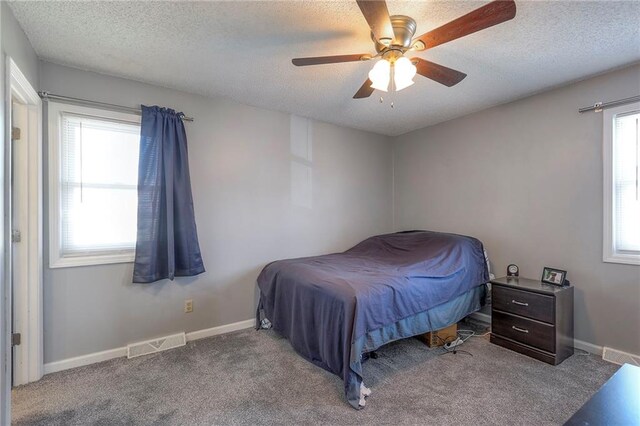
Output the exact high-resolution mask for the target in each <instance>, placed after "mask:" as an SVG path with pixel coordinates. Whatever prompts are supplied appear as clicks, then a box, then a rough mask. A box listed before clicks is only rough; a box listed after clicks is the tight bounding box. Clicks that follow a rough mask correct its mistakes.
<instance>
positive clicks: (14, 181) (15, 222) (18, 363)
mask: <svg viewBox="0 0 640 426" xmlns="http://www.w3.org/2000/svg"><path fill="white" fill-rule="evenodd" d="M28 120H29V118H28V110H27V106H26V105H23V104H20V103H18V102H15V101H13V102H12V103H11V121H12V123H11V126H12V138H11V139H12V140H11V157H12V158H11V163H12V164H11V171H10V173H11V217H10V220H9V222H10V223H11V227H10V228H9V229H10V232H11V263H12V268H11V296H12V297H11V304H12V313H13V315H12V321H11V332H12V334H13V336H15V337H14V338H13V339H12V340H13V341H12V345H13V347H12V356H11V358H12V375H11V377H12V384H13V385H20V384H23V383H27V381H28V380H26V378H27V376H28V371H27V370H26V368H27V366H26V365H25V364H26V362H25V357H24V353H23V348H24V345H22V344H21V340H22V337H23V335H24V328H25V327H24V325H25V324H26V314H27V313H28V311H29V307H28V306H24V301H25V298H24V297H21V294H22V292H23V291H24V289H25V288H26V279H27V277H28V271H27V268H26V262H25V260H26V259H27V256H28V252H27V251H26V249H27V245H26V244H24V243H23V241H22V230H23V229H24V225H25V224H26V223H27V222H26V221H27V213H28V210H29V203H28V201H29V199H28V197H25V196H24V195H25V194H26V193H27V191H28V176H27V172H28V162H27V156H28V140H29V138H28V136H29V135H28V132H29V121H28ZM17 336H20V337H19V338H18V337H17ZM18 340H19V341H20V342H18Z"/></svg>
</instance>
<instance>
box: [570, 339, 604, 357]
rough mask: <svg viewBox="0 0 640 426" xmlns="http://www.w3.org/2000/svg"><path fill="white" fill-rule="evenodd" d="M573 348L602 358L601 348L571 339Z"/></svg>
mask: <svg viewBox="0 0 640 426" xmlns="http://www.w3.org/2000/svg"><path fill="white" fill-rule="evenodd" d="M573 347H574V348H576V349H582V350H583V351H587V352H589V353H591V354H594V355H598V356H602V346H598V345H594V344H593V343H589V342H584V341H582V340H578V339H573Z"/></svg>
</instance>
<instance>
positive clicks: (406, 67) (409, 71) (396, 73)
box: [393, 56, 417, 91]
mask: <svg viewBox="0 0 640 426" xmlns="http://www.w3.org/2000/svg"><path fill="white" fill-rule="evenodd" d="M416 71H417V69H416V66H415V65H413V64H412V63H411V61H410V60H409V59H407V58H405V57H404V56H403V57H401V58H399V59H398V60H396V62H395V63H394V64H393V82H394V83H395V88H396V91H400V90H402V89H406V88H407V87H409V86H411V85H412V84H413V83H414V81H413V77H415V75H416Z"/></svg>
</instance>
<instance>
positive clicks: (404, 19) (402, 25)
mask: <svg viewBox="0 0 640 426" xmlns="http://www.w3.org/2000/svg"><path fill="white" fill-rule="evenodd" d="M390 19H391V26H392V27H393V34H394V35H395V37H394V39H393V40H384V39H380V40H376V38H375V36H374V34H373V32H372V33H371V39H372V40H373V41H374V42H375V43H376V51H377V52H378V53H380V52H382V51H384V50H385V49H388V48H390V47H396V48H398V47H400V48H402V50H404V51H406V50H408V49H410V48H411V40H412V39H413V36H414V34H415V33H416V21H414V20H413V18H411V17H409V16H405V15H392V16H391V17H390Z"/></svg>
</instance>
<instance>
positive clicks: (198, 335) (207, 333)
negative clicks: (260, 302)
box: [187, 319, 256, 342]
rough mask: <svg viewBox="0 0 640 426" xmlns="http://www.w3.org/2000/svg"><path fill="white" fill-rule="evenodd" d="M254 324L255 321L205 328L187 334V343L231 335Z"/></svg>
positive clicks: (249, 320)
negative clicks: (226, 334)
mask: <svg viewBox="0 0 640 426" xmlns="http://www.w3.org/2000/svg"><path fill="white" fill-rule="evenodd" d="M255 324H256V320H255V319H248V320H244V321H238V322H234V323H231V324H225V325H221V326H218V327H211V328H205V329H204V330H197V331H192V332H190V333H187V342H190V341H192V340H198V339H204V338H205V337H211V336H217V335H218V334H225V333H231V332H232V331H238V330H244V329H245V328H251V327H253V326H254V325H255Z"/></svg>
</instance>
